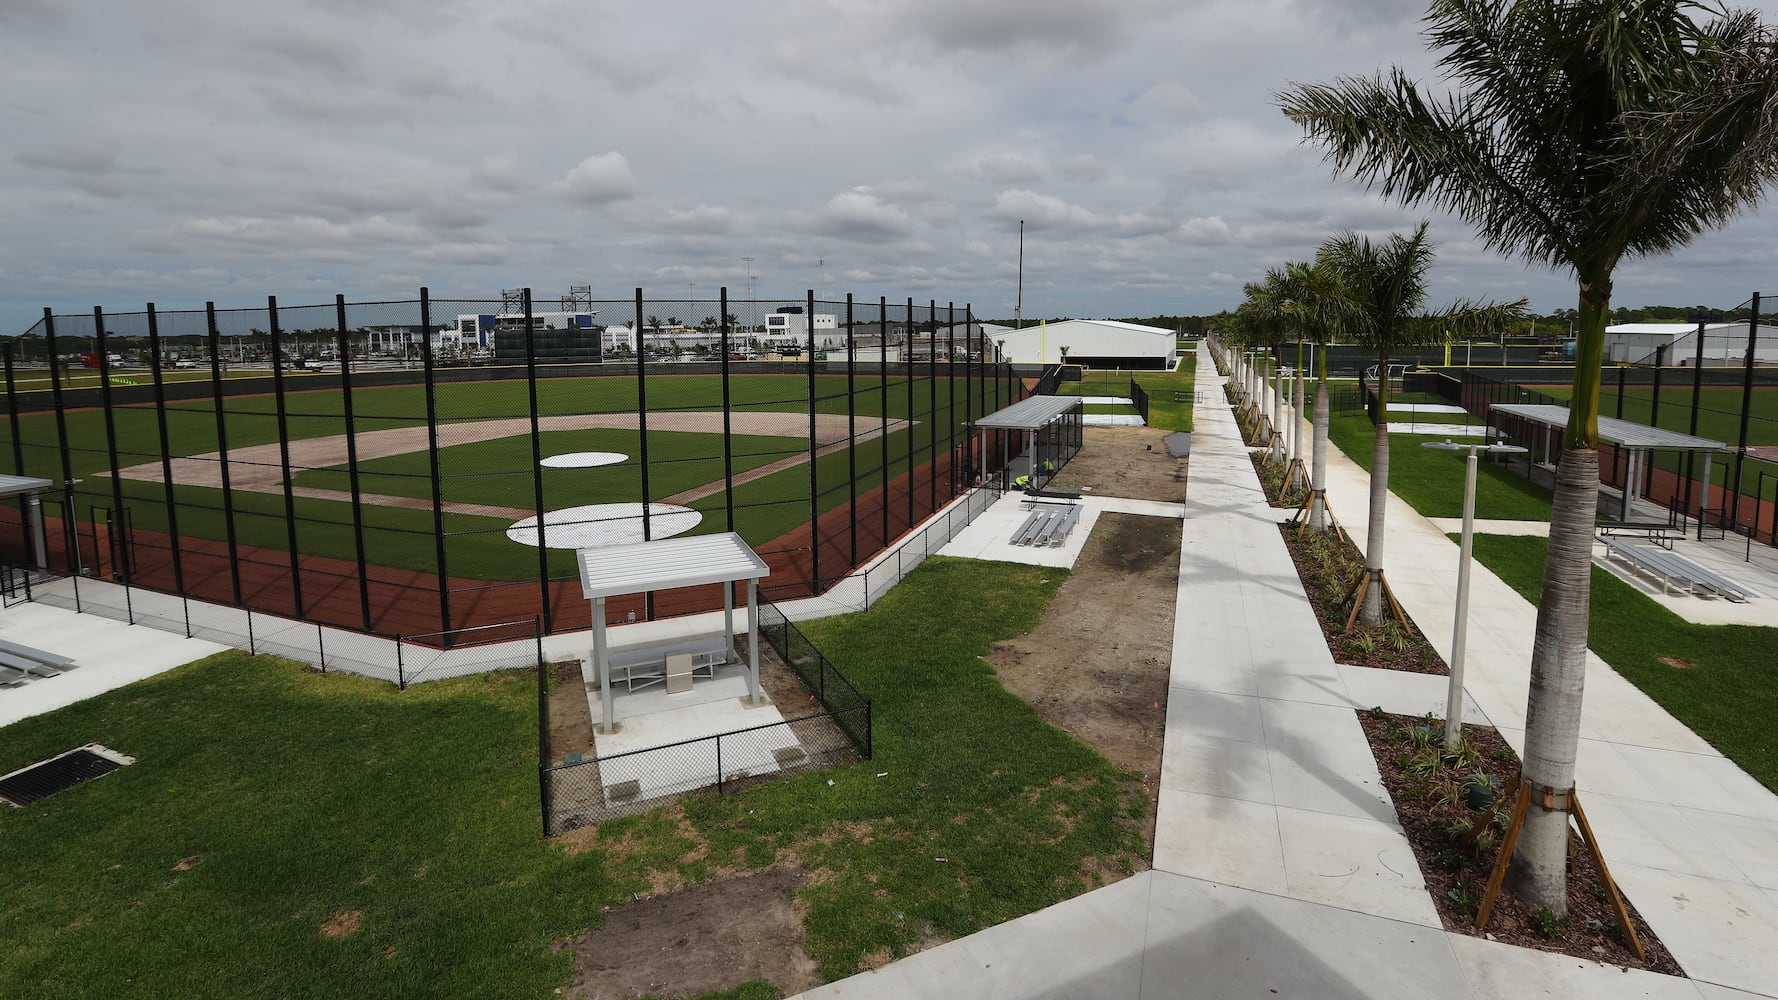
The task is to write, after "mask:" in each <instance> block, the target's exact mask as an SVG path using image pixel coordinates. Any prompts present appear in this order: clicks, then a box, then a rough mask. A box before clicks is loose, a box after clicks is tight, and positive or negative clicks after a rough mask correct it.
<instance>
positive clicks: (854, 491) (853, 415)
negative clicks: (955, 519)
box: [846, 292, 858, 569]
mask: <svg viewBox="0 0 1778 1000" xmlns="http://www.w3.org/2000/svg"><path fill="white" fill-rule="evenodd" d="M852 320H853V316H852V293H851V292H847V293H846V486H847V490H848V491H849V492H848V496H849V500H850V504H851V506H850V507H849V508H848V509H849V510H850V511H851V512H852V516H851V517H850V518H848V519H847V523H848V525H849V526H850V527H849V528H848V532H849V534H850V536H851V540H852V549H851V553H850V556H851V563H852V566H853V568H854V569H856V568H857V566H858V381H857V380H858V338H857V337H856V336H855V335H854V332H853V330H852Z"/></svg>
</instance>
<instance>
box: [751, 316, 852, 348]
mask: <svg viewBox="0 0 1778 1000" xmlns="http://www.w3.org/2000/svg"><path fill="white" fill-rule="evenodd" d="M765 341H766V345H767V346H769V347H771V348H774V349H776V348H778V347H788V348H801V347H806V346H808V342H809V320H808V317H807V316H805V315H804V314H803V307H802V306H782V307H780V308H779V309H778V311H777V312H774V313H772V314H771V315H770V316H767V317H766V333H765ZM845 341H846V338H845V335H844V334H842V333H841V332H840V318H839V317H838V316H834V315H831V314H829V313H816V314H815V349H816V350H817V351H824V350H827V349H828V348H831V347H838V346H840V345H842V344H844V343H845Z"/></svg>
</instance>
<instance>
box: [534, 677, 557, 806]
mask: <svg viewBox="0 0 1778 1000" xmlns="http://www.w3.org/2000/svg"><path fill="white" fill-rule="evenodd" d="M548 673H549V665H548V664H546V663H544V662H543V657H541V656H539V657H538V658H537V801H538V803H539V804H540V808H541V809H542V812H543V835H544V836H545V837H547V836H549V835H550V834H551V833H552V832H554V826H555V824H554V823H553V822H551V816H550V804H551V803H550V794H549V764H550V745H549V676H548Z"/></svg>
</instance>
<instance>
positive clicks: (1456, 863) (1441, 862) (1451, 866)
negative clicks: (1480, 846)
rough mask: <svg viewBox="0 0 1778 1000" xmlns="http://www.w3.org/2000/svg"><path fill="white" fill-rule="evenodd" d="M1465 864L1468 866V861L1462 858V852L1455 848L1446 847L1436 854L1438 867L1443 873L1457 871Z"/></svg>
mask: <svg viewBox="0 0 1778 1000" xmlns="http://www.w3.org/2000/svg"><path fill="white" fill-rule="evenodd" d="M1467 864H1469V859H1468V858H1466V857H1464V856H1463V852H1462V851H1459V850H1457V849H1455V848H1451V847H1447V848H1445V849H1444V850H1442V851H1439V852H1438V866H1439V867H1440V868H1443V869H1444V870H1445V871H1448V872H1454V871H1458V870H1460V869H1462V868H1463V866H1464V865H1467Z"/></svg>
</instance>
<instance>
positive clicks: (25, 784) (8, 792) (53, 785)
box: [0, 743, 136, 806]
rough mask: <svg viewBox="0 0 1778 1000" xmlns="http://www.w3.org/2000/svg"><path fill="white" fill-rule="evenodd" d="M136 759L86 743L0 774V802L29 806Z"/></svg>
mask: <svg viewBox="0 0 1778 1000" xmlns="http://www.w3.org/2000/svg"><path fill="white" fill-rule="evenodd" d="M135 762H136V759H135V758H134V757H126V756H124V755H123V754H120V753H118V752H116V751H114V750H108V749H106V748H105V747H102V746H99V745H98V744H97V743H88V744H87V745H86V746H83V747H76V748H75V749H73V750H70V751H68V752H67V753H65V754H61V755H60V756H56V757H51V758H50V759H48V760H45V761H40V762H38V763H36V764H32V765H31V766H30V767H21V768H19V769H18V770H16V771H14V772H12V773H11V774H9V775H6V776H5V777H0V802H4V803H6V804H7V805H12V806H28V805H30V804H31V803H33V802H36V801H37V800H38V799H41V798H45V797H47V796H50V795H54V794H55V793H57V792H59V791H61V790H63V789H64V788H72V787H74V786H75V785H78V784H80V783H81V782H83V781H91V780H92V779H94V778H97V777H98V776H100V775H102V774H110V773H111V772H112V771H115V770H117V769H118V768H120V767H123V766H124V765H126V764H134V763H135Z"/></svg>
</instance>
